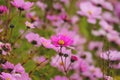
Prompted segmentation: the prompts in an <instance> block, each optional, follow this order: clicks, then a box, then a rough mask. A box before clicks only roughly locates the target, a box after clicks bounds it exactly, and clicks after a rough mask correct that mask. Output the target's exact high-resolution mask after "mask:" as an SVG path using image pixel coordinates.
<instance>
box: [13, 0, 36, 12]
mask: <svg viewBox="0 0 120 80" xmlns="http://www.w3.org/2000/svg"><path fill="white" fill-rule="evenodd" d="M11 4H12V5H13V6H15V7H16V8H18V9H19V10H21V11H23V10H29V9H30V7H32V6H33V4H34V3H33V2H24V0H14V1H11Z"/></svg>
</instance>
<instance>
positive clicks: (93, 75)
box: [82, 66, 103, 80]
mask: <svg viewBox="0 0 120 80" xmlns="http://www.w3.org/2000/svg"><path fill="white" fill-rule="evenodd" d="M82 74H83V75H84V76H86V77H89V80H96V79H101V78H103V73H102V71H101V70H100V68H97V67H94V66H89V67H88V70H87V71H86V72H83V73H82Z"/></svg>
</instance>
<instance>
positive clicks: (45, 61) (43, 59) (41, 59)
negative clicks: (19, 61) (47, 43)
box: [33, 56, 48, 64]
mask: <svg viewBox="0 0 120 80" xmlns="http://www.w3.org/2000/svg"><path fill="white" fill-rule="evenodd" d="M33 60H34V61H35V62H36V63H38V64H41V63H43V62H44V63H47V62H48V60H47V59H46V58H45V57H44V56H40V57H39V56H35V57H34V58H33Z"/></svg>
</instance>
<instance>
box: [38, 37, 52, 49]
mask: <svg viewBox="0 0 120 80" xmlns="http://www.w3.org/2000/svg"><path fill="white" fill-rule="evenodd" d="M40 41H41V44H42V45H43V46H44V47H45V48H53V47H54V46H53V44H51V40H48V39H45V38H44V37H41V38H40Z"/></svg>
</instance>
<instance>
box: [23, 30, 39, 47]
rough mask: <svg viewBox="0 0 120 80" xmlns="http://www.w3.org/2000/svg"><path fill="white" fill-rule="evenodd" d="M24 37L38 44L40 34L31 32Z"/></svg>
mask: <svg viewBox="0 0 120 80" xmlns="http://www.w3.org/2000/svg"><path fill="white" fill-rule="evenodd" d="M25 38H26V39H27V40H28V42H30V43H32V44H33V45H35V46H40V45H41V42H40V36H39V35H38V34H35V33H33V32H30V33H28V34H27V35H26V36H25Z"/></svg>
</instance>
